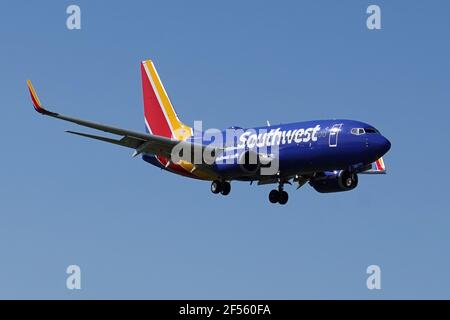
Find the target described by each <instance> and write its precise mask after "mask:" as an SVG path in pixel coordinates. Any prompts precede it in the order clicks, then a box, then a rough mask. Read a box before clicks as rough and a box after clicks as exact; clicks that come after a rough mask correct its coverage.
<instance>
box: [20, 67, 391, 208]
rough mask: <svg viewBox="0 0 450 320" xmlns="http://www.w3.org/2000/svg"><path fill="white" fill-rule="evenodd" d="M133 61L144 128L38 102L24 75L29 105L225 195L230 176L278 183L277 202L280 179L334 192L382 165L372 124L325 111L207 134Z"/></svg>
mask: <svg viewBox="0 0 450 320" xmlns="http://www.w3.org/2000/svg"><path fill="white" fill-rule="evenodd" d="M140 69H141V80H142V92H143V104H144V121H145V128H146V130H145V131H146V132H145V133H144V132H139V131H132V130H126V129H121V128H116V127H112V126H108V125H104V124H100V123H95V122H91V121H86V120H82V119H77V118H73V117H69V116H65V115H62V114H59V113H56V112H53V111H49V110H47V109H46V108H45V107H44V106H43V105H42V104H41V102H40V100H39V98H38V96H37V94H36V91H35V89H34V87H33V85H32V83H31V81H30V80H28V81H27V85H28V89H29V93H30V95H31V100H32V103H33V106H34V109H35V110H36V111H37V112H39V113H40V114H42V115H45V116H49V117H53V118H57V119H60V120H65V121H68V122H72V123H75V124H77V125H80V126H84V127H88V128H91V129H96V130H99V131H103V132H107V133H109V134H112V135H114V136H118V137H119V138H113V137H108V136H99V135H94V134H91V133H83V132H77V131H71V130H70V131H66V132H68V133H71V134H74V135H78V136H81V137H85V138H90V139H95V140H99V141H103V142H108V143H112V144H116V145H119V146H123V147H127V148H131V149H134V153H133V157H136V156H138V155H140V156H141V158H142V159H143V160H144V161H146V162H147V163H149V164H151V165H154V166H156V167H158V168H161V169H163V170H167V171H169V172H171V173H175V174H178V175H181V176H183V177H188V178H194V179H200V180H206V181H211V191H212V192H213V193H214V194H222V195H224V196H226V195H228V194H229V193H230V191H231V182H232V181H246V182H250V184H252V183H254V182H256V183H257V184H258V185H264V184H276V185H278V188H276V189H273V190H271V191H270V193H269V201H270V202H271V203H278V204H281V205H284V204H286V203H287V202H288V198H289V195H288V193H287V192H286V191H285V190H284V186H285V185H286V184H288V185H292V183H295V184H297V189H298V188H300V187H301V186H303V185H305V184H306V183H309V185H310V186H311V187H313V188H314V189H315V190H316V191H318V192H320V193H330V192H342V191H350V190H353V189H355V188H356V187H357V185H358V175H359V174H385V173H386V168H385V164H384V161H383V158H382V157H383V156H384V155H385V154H386V153H387V152H388V151H389V150H390V148H391V143H390V142H389V140H388V139H386V138H385V137H384V136H383V135H382V134H381V133H380V132H379V131H378V130H377V129H376V128H375V127H373V126H371V125H369V124H367V123H364V122H361V121H354V120H345V119H331V120H314V121H306V122H295V123H289V124H280V125H271V124H270V123H269V122H267V126H261V127H256V128H246V129H243V128H241V127H237V126H232V127H229V128H227V129H226V130H221V131H219V135H222V137H225V136H226V135H227V134H228V135H229V134H230V132H231V133H232V134H234V136H233V139H232V141H231V143H229V142H226V143H225V145H224V144H223V143H220V144H219V143H214V142H211V139H209V140H208V139H206V138H205V136H204V135H203V133H204V132H203V131H200V130H195V128H192V127H190V126H188V125H186V124H184V123H183V122H181V121H180V119H179V117H178V115H177V113H176V112H175V109H174V108H173V106H172V103H171V102H170V99H169V97H168V95H167V92H166V90H165V88H164V86H163V84H162V82H161V79H160V77H159V75H158V72H157V71H156V68H155V66H154V64H153V62H152V61H151V60H146V61H143V62H141V66H140ZM218 140H220V139H217V141H218ZM224 140H226V139H224ZM180 146H181V149H182V151H181V152H179V154H178V155H179V156H178V157H177V156H176V154H177V153H174V150H175V149H176V148H180ZM185 150H187V152H185ZM195 152H197V154H201V155H205V154H208V155H209V158H208V159H207V157H203V156H202V157H200V160H199V159H198V158H197V161H193V160H192V156H193V155H194V157H195ZM273 164H276V165H273ZM272 165H273V166H272ZM269 169H270V170H269ZM264 170H266V172H265V173H264V172H263V171H264Z"/></svg>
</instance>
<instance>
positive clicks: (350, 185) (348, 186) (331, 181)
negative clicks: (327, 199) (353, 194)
mask: <svg viewBox="0 0 450 320" xmlns="http://www.w3.org/2000/svg"><path fill="white" fill-rule="evenodd" d="M309 184H310V185H311V186H312V187H313V188H314V189H315V190H316V191H317V192H320V193H330V192H342V191H350V190H353V189H355V188H356V186H357V185H358V175H357V174H356V173H352V172H350V171H347V170H341V171H338V172H324V173H322V174H321V175H319V176H317V177H315V178H314V179H312V180H310V182H309Z"/></svg>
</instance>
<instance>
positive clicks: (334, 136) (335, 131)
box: [328, 123, 342, 148]
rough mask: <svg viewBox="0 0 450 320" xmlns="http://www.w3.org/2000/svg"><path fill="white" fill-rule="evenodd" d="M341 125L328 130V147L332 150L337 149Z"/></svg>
mask: <svg viewBox="0 0 450 320" xmlns="http://www.w3.org/2000/svg"><path fill="white" fill-rule="evenodd" d="M341 128H342V123H339V124H335V125H333V126H332V127H331V129H330V135H329V141H328V145H329V146H330V147H332V148H335V147H337V143H338V136H339V132H340V131H341Z"/></svg>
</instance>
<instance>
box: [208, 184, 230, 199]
mask: <svg viewBox="0 0 450 320" xmlns="http://www.w3.org/2000/svg"><path fill="white" fill-rule="evenodd" d="M230 191H231V184H230V183H229V182H228V181H219V180H214V181H213V182H212V183H211V192H212V193H215V194H217V193H220V194H222V195H223V196H226V195H228V194H229V193H230Z"/></svg>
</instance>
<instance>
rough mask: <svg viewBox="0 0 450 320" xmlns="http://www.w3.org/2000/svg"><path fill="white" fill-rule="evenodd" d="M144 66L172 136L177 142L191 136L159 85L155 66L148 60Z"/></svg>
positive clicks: (162, 87) (160, 84) (161, 85)
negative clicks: (153, 85) (148, 73)
mask: <svg viewBox="0 0 450 320" xmlns="http://www.w3.org/2000/svg"><path fill="white" fill-rule="evenodd" d="M145 64H146V66H147V70H148V71H149V72H150V77H151V78H152V81H153V83H154V84H155V87H156V88H154V90H155V91H156V93H157V94H158V96H159V98H160V101H161V103H162V106H161V107H162V108H163V111H164V113H165V114H166V116H167V118H168V119H167V121H168V122H169V124H170V127H171V128H172V130H173V135H174V137H175V138H176V139H178V140H184V139H186V138H188V137H190V136H191V134H192V133H191V128H190V127H189V126H186V125H184V124H183V123H182V122H181V121H180V120H179V119H178V116H177V114H176V113H175V110H174V109H173V106H172V103H171V102H170V100H169V97H168V96H167V93H166V91H165V89H164V86H163V84H162V83H161V80H160V78H159V76H158V72H157V71H156V69H155V66H154V65H153V62H152V61H150V60H148V61H145Z"/></svg>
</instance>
